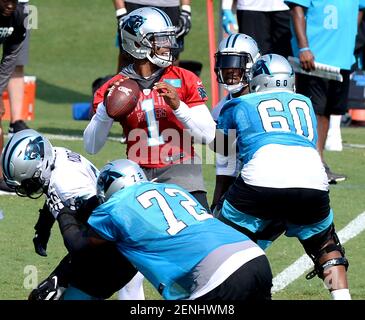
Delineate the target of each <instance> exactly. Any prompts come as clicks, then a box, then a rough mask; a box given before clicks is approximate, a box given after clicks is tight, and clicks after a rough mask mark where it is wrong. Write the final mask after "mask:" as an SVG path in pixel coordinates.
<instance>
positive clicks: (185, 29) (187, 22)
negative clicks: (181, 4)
mask: <svg viewBox="0 0 365 320" xmlns="http://www.w3.org/2000/svg"><path fill="white" fill-rule="evenodd" d="M190 29H191V13H190V12H189V11H186V10H181V12H180V17H179V24H178V26H177V27H176V38H180V37H182V36H186V35H187V34H188V33H189V31H190Z"/></svg>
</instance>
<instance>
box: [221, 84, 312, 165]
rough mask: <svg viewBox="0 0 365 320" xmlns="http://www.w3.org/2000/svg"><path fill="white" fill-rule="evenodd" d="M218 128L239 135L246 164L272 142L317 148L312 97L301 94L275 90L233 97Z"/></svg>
mask: <svg viewBox="0 0 365 320" xmlns="http://www.w3.org/2000/svg"><path fill="white" fill-rule="evenodd" d="M218 128H219V129H222V130H223V131H224V133H225V134H227V135H228V134H235V135H236V136H237V147H238V152H239V158H240V160H241V161H243V162H244V163H248V162H249V161H250V160H251V159H252V157H253V155H254V154H255V152H256V151H257V150H258V149H260V148H261V147H263V146H265V145H268V144H279V145H288V146H303V147H310V148H316V142H317V131H316V128H317V121H316V116H315V113H314V110H313V107H312V103H311V101H310V99H308V98H307V97H305V96H303V95H301V94H294V93H290V92H285V91H280V92H279V91H272V92H266V93H252V94H248V95H244V96H241V97H238V98H235V99H232V100H230V101H228V102H227V103H226V104H225V105H224V107H223V109H222V111H221V113H220V116H219V118H218ZM229 130H235V131H233V132H231V133H230V132H229Z"/></svg>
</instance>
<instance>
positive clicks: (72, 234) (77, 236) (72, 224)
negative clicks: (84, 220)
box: [57, 207, 90, 255]
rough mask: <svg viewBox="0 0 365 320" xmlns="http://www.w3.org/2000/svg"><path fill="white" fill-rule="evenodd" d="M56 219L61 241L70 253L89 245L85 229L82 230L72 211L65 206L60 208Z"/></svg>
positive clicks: (86, 247)
mask: <svg viewBox="0 0 365 320" xmlns="http://www.w3.org/2000/svg"><path fill="white" fill-rule="evenodd" d="M57 220H58V224H59V227H60V231H61V234H62V237H63V242H64V244H65V247H66V248H67V250H68V252H70V254H71V255H72V254H75V253H77V252H79V251H81V250H85V249H88V248H89V247H90V245H89V241H88V234H87V231H86V230H82V227H81V224H80V223H79V222H78V221H77V220H76V219H75V217H74V215H73V212H70V211H69V209H68V208H66V207H65V208H64V209H62V210H61V212H60V214H59V215H58V217H57Z"/></svg>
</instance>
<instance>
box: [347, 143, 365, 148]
mask: <svg viewBox="0 0 365 320" xmlns="http://www.w3.org/2000/svg"><path fill="white" fill-rule="evenodd" d="M343 146H344V147H348V148H355V149H365V144H356V143H344V144H343Z"/></svg>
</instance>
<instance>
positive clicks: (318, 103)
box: [285, 0, 365, 183]
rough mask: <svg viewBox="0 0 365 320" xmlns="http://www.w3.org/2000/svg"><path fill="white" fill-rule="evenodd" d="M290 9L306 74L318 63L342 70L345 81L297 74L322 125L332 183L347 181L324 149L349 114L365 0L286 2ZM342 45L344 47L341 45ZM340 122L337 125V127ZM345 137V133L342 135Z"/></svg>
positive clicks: (321, 142)
mask: <svg viewBox="0 0 365 320" xmlns="http://www.w3.org/2000/svg"><path fill="white" fill-rule="evenodd" d="M285 3H286V4H288V5H289V7H290V12H291V17H292V23H293V30H294V33H293V34H294V36H293V38H292V49H293V52H294V56H295V57H297V58H298V59H299V61H300V64H301V67H302V68H303V69H304V70H306V71H311V70H314V69H315V65H314V63H315V62H319V63H323V64H327V65H331V66H334V67H337V68H340V69H341V75H342V77H343V81H342V82H339V81H336V80H329V79H324V78H320V77H316V76H310V75H305V74H297V83H296V85H297V92H298V93H301V94H303V95H305V96H307V97H309V98H310V99H311V100H312V103H313V107H314V111H315V113H316V117H317V123H318V127H317V130H318V142H317V149H318V152H319V154H320V156H321V158H322V161H323V164H324V166H325V169H326V173H327V177H328V182H329V183H337V182H340V181H344V180H346V176H345V175H342V174H336V173H334V172H332V171H331V170H330V168H329V166H328V165H327V164H326V162H325V160H324V154H323V151H324V146H325V143H326V139H327V134H328V130H329V123H330V116H331V115H337V118H332V119H333V120H332V126H334V127H337V128H338V132H339V133H340V124H341V115H343V114H345V113H346V111H347V98H348V91H349V76H350V70H351V67H352V65H353V64H354V63H355V57H354V49H355V38H356V34H357V24H358V21H360V20H361V16H362V12H360V13H359V9H364V8H365V1H364V0H355V1H341V0H333V1H329V0H326V1H310V0H285ZM339 44H341V45H339ZM335 122H337V124H336V123H335ZM340 134H341V133H340Z"/></svg>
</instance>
